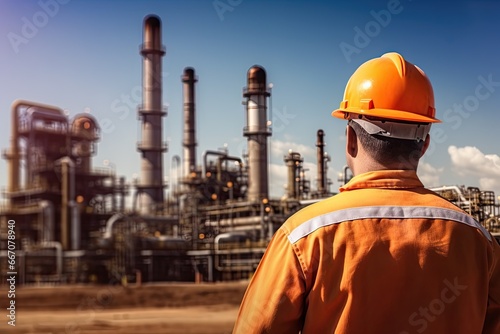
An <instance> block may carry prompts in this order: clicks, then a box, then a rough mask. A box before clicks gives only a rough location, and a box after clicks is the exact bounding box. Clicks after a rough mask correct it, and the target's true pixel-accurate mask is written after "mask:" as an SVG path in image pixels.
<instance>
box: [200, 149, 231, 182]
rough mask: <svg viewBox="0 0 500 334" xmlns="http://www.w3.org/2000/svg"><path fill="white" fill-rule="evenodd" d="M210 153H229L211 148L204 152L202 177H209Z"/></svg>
mask: <svg viewBox="0 0 500 334" xmlns="http://www.w3.org/2000/svg"><path fill="white" fill-rule="evenodd" d="M209 155H216V156H219V157H226V156H227V153H225V152H220V151H211V150H208V151H205V152H203V175H202V177H207V157H208V156H209Z"/></svg>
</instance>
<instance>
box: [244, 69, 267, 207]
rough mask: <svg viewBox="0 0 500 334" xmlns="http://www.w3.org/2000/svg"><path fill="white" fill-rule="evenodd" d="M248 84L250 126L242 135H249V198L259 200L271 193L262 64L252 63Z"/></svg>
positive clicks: (253, 200)
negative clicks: (253, 64)
mask: <svg viewBox="0 0 500 334" xmlns="http://www.w3.org/2000/svg"><path fill="white" fill-rule="evenodd" d="M247 82H248V86H247V87H245V88H244V89H243V97H244V98H246V109H247V126H246V127H245V128H244V129H243V135H244V136H245V137H247V138H248V200H249V201H251V202H258V201H261V200H262V199H267V198H268V196H269V189H268V188H269V181H268V161H267V137H269V136H270V135H271V131H270V128H268V126H267V98H268V97H269V96H271V94H270V92H269V90H268V89H267V82H266V71H265V70H264V68H262V67H261V66H257V65H255V66H252V67H251V68H250V69H249V70H248V73H247Z"/></svg>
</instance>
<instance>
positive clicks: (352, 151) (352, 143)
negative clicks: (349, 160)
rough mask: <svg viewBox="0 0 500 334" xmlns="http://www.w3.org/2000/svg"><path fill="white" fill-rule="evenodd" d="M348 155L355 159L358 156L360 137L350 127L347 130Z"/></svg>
mask: <svg viewBox="0 0 500 334" xmlns="http://www.w3.org/2000/svg"><path fill="white" fill-rule="evenodd" d="M346 153H347V154H348V155H350V156H351V157H353V158H355V157H356V155H357V154H358V136H357V135H356V132H354V129H353V128H352V127H350V126H349V125H347V129H346Z"/></svg>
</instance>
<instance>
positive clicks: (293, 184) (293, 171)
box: [284, 150, 304, 199]
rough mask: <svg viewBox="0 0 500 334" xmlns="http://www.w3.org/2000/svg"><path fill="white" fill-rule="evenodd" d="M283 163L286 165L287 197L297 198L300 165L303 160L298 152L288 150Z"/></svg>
mask: <svg viewBox="0 0 500 334" xmlns="http://www.w3.org/2000/svg"><path fill="white" fill-rule="evenodd" d="M284 160H285V163H286V166H287V167H288V181H287V186H286V189H287V198H288V199H298V198H300V189H299V186H300V180H301V177H300V175H299V171H300V167H301V164H302V162H303V161H304V160H303V159H302V158H301V156H300V153H297V152H293V151H292V150H290V151H288V155H286V156H285V159H284Z"/></svg>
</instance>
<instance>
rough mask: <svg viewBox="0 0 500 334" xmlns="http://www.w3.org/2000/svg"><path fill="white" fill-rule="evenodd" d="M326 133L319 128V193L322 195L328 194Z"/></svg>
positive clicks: (317, 143) (317, 141) (317, 142)
mask: <svg viewBox="0 0 500 334" xmlns="http://www.w3.org/2000/svg"><path fill="white" fill-rule="evenodd" d="M324 136H325V133H324V132H323V130H321V129H320V130H318V132H317V140H316V147H317V148H318V149H317V150H316V158H317V164H318V193H319V194H320V195H324V194H326V192H327V191H326V190H327V189H326V188H327V187H326V168H325V167H326V166H325V164H326V161H325V141H324Z"/></svg>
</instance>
